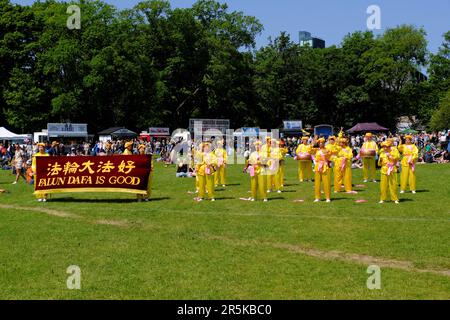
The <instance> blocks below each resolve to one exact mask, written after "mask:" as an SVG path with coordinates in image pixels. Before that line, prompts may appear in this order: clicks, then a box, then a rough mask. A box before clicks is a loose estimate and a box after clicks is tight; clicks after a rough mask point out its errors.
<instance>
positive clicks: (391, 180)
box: [378, 141, 400, 204]
mask: <svg viewBox="0 0 450 320" xmlns="http://www.w3.org/2000/svg"><path fill="white" fill-rule="evenodd" d="M381 146H382V147H383V150H382V151H381V153H380V158H379V159H378V164H379V165H380V166H381V181H380V189H381V197H380V203H384V202H385V201H386V200H387V198H388V192H389V193H390V196H391V200H392V201H394V202H395V203H396V204H398V203H399V199H398V194H397V193H398V186H397V184H398V182H397V162H398V161H399V159H400V154H399V152H398V151H397V149H394V148H391V143H390V142H389V141H385V142H383V143H382V144H381Z"/></svg>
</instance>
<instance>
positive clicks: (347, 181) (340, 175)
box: [334, 163, 352, 192]
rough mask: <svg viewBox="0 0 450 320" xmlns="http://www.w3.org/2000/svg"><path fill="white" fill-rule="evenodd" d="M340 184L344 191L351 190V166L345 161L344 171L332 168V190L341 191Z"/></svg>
mask: <svg viewBox="0 0 450 320" xmlns="http://www.w3.org/2000/svg"><path fill="white" fill-rule="evenodd" d="M342 184H344V188H345V191H346V192H350V191H352V167H351V164H349V163H347V165H346V166H345V169H344V171H342V170H341V168H337V167H335V168H334V191H336V192H341V189H342Z"/></svg>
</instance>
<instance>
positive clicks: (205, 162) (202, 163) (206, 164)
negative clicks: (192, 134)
mask: <svg viewBox="0 0 450 320" xmlns="http://www.w3.org/2000/svg"><path fill="white" fill-rule="evenodd" d="M201 146H202V147H201V148H202V149H201V150H202V151H201V152H200V154H198V157H197V163H196V170H195V171H196V174H197V177H198V188H199V190H198V198H197V199H196V200H197V201H203V199H204V198H205V194H206V192H207V193H208V197H209V199H211V201H216V199H215V198H214V172H215V171H216V168H217V157H216V156H215V154H214V153H213V152H211V143H210V142H203V143H202V144H201Z"/></svg>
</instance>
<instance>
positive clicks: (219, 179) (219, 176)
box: [214, 140, 228, 187]
mask: <svg viewBox="0 0 450 320" xmlns="http://www.w3.org/2000/svg"><path fill="white" fill-rule="evenodd" d="M223 144H224V141H223V140H219V141H217V148H216V150H214V154H215V156H216V157H217V171H216V173H215V174H214V184H215V186H216V187H217V186H218V185H219V184H222V187H225V185H226V178H225V170H226V166H227V159H228V155H227V151H226V150H225V149H224V148H223Z"/></svg>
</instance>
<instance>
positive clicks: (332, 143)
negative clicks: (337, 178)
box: [325, 136, 341, 160]
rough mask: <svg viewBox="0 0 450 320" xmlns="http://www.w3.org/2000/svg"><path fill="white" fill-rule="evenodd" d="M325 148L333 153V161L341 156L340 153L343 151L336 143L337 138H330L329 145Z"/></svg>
mask: <svg viewBox="0 0 450 320" xmlns="http://www.w3.org/2000/svg"><path fill="white" fill-rule="evenodd" d="M325 148H326V149H327V150H328V151H329V152H330V153H331V160H334V158H335V157H336V156H337V155H338V154H339V151H341V147H340V146H339V145H338V144H337V143H336V137H335V136H330V137H329V138H328V144H327V145H326V146H325Z"/></svg>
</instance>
